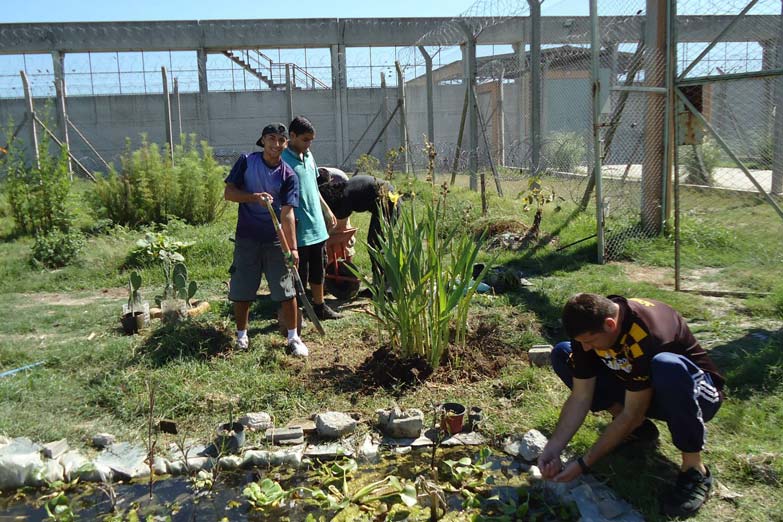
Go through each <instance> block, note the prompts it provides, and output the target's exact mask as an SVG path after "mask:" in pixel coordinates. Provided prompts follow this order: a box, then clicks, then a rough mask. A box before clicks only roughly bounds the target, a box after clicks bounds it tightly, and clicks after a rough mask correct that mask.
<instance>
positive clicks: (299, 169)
mask: <svg viewBox="0 0 783 522" xmlns="http://www.w3.org/2000/svg"><path fill="white" fill-rule="evenodd" d="M283 161H285V162H286V163H287V164H288V166H290V167H291V168H292V169H294V172H296V177H297V178H299V206H298V207H296V208H294V215H295V216H296V243H297V245H299V246H308V245H314V244H316V243H320V242H321V241H326V240H327V239H328V238H329V232H328V231H327V230H326V222H325V221H324V215H323V212H322V211H321V199H320V192H318V166H317V165H316V164H315V158H313V154H312V152H310V151H307V152H305V153H304V155H303V156H302V157H300V156H299V154H297V153H296V152H294V151H293V150H291V149H290V148H288V149H285V150H284V151H283Z"/></svg>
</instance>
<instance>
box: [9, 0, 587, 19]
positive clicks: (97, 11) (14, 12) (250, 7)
mask: <svg viewBox="0 0 783 522" xmlns="http://www.w3.org/2000/svg"><path fill="white" fill-rule="evenodd" d="M8 2H9V3H10V2H11V0H8ZM274 5H279V6H282V7H280V8H276V7H273V6H274ZM289 5H295V7H296V10H292V9H288V8H287V7H288V6H289ZM472 6H474V9H475V10H477V11H478V12H479V13H480V14H501V13H504V14H510V13H513V14H519V15H525V14H527V12H528V11H527V7H526V6H527V2H525V0H519V1H516V0H478V1H475V0H427V1H422V0H394V1H390V2H389V1H386V2H383V1H372V0H371V1H364V2H357V1H356V0H351V1H348V0H336V1H323V0H317V1H316V0H298V1H297V2H295V3H294V4H287V3H275V2H263V1H259V0H255V1H250V0H232V1H231V2H215V1H211V2H207V1H205V0H135V1H131V2H112V1H107V0H71V1H63V0H31V1H28V2H14V6H13V8H12V9H8V8H7V9H3V10H2V11H0V23H12V22H98V21H133V20H211V19H237V18H372V17H438V16H446V17H451V16H458V15H460V14H462V13H465V12H466V11H468V10H469V9H470V8H471V7H472ZM543 8H544V14H550V15H561V14H562V15H569V14H570V15H574V16H575V15H587V14H588V11H587V10H588V2H587V0H545V1H544V4H543ZM492 11H495V12H492Z"/></svg>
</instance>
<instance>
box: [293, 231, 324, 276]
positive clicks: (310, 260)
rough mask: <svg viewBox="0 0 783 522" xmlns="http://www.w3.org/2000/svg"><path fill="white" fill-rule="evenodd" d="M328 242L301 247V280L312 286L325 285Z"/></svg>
mask: <svg viewBox="0 0 783 522" xmlns="http://www.w3.org/2000/svg"><path fill="white" fill-rule="evenodd" d="M325 259H326V241H321V242H320V243H315V244H314V245H307V246H300V247H299V278H300V279H301V280H302V283H304V282H305V281H306V282H308V283H310V284H311V285H322V284H324V271H325V270H326V263H325Z"/></svg>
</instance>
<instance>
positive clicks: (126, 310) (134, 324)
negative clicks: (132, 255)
mask: <svg viewBox="0 0 783 522" xmlns="http://www.w3.org/2000/svg"><path fill="white" fill-rule="evenodd" d="M140 288H141V276H140V275H139V273H138V272H136V271H133V272H131V274H130V276H129V277H128V303H127V304H126V305H124V306H123V310H122V312H123V313H122V317H121V318H120V322H121V323H122V329H123V330H124V331H125V333H126V334H129V335H131V334H134V333H136V332H138V331H139V330H141V329H142V328H144V327H145V326H146V325H147V314H148V313H149V311H148V310H149V307H148V305H147V303H145V302H143V301H142V298H141V292H140V291H139V289H140Z"/></svg>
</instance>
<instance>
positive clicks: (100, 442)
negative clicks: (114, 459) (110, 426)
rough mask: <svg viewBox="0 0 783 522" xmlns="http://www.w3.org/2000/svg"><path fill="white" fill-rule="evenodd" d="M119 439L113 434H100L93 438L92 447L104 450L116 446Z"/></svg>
mask: <svg viewBox="0 0 783 522" xmlns="http://www.w3.org/2000/svg"><path fill="white" fill-rule="evenodd" d="M115 440H117V437H115V436H114V435H112V434H111V433H98V434H96V435H93V436H92V445H93V446H95V447H96V448H98V449H103V448H106V447H108V446H111V445H112V444H114V441H115Z"/></svg>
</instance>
